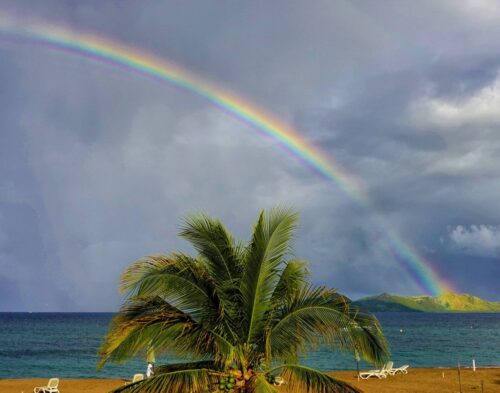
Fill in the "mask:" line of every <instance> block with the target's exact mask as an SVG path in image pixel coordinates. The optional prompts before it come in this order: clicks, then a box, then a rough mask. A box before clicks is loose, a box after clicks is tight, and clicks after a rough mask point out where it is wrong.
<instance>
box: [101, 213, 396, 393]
mask: <svg viewBox="0 0 500 393" xmlns="http://www.w3.org/2000/svg"><path fill="white" fill-rule="evenodd" d="M297 218H298V216H297V214H296V213H294V212H293V211H290V210H287V209H281V208H275V209H272V210H270V211H269V212H267V213H266V212H264V211H262V213H261V214H260V216H259V218H258V220H257V222H256V224H255V225H254V227H253V233H252V236H251V239H250V241H249V242H248V243H243V242H237V241H235V239H234V238H233V237H232V236H231V235H230V233H229V232H228V231H227V229H226V228H225V227H224V225H223V224H222V223H221V222H220V221H219V220H216V219H213V218H211V217H208V216H206V215H195V216H191V217H189V218H188V219H186V220H185V222H184V224H183V225H182V227H181V230H180V236H181V237H183V238H184V239H186V240H188V241H189V242H190V243H191V244H192V245H193V247H194V248H195V250H196V251H197V253H198V255H197V256H196V257H192V256H190V255H187V254H185V253H180V252H176V253H172V254H169V255H158V256H150V257H146V258H144V259H141V260H139V261H137V262H135V263H133V264H132V265H131V266H130V267H129V268H128V269H127V270H126V271H125V272H124V273H123V275H122V277H121V288H120V289H121V291H123V292H125V293H126V294H127V300H126V301H125V303H124V305H123V306H122V308H121V309H120V311H119V313H118V314H117V315H116V316H115V317H114V319H113V321H112V322H111V326H110V328H109V332H108V334H107V336H106V338H105V340H104V343H103V344H102V347H101V349H100V352H99V354H100V362H99V365H98V367H102V366H103V365H104V363H105V362H107V361H118V362H120V361H126V360H129V359H131V358H132V357H134V356H136V355H137V354H140V353H142V354H144V353H145V352H146V351H147V349H148V348H150V346H151V345H153V346H154V349H155V352H156V354H161V353H169V354H174V355H176V356H181V357H183V358H187V359H188V362H186V363H179V364H169V365H164V366H157V367H156V368H155V376H154V377H152V378H148V379H146V380H144V381H141V382H138V383H136V384H130V385H126V386H124V387H121V388H119V389H116V392H119V391H126V392H161V391H165V392H172V393H181V392H182V393H185V392H193V393H206V392H238V393H272V392H276V391H277V389H276V387H275V385H274V384H273V382H274V381H275V378H276V377H277V376H278V375H279V376H280V378H282V379H283V380H284V381H285V383H286V385H287V388H288V389H289V391H292V392H325V393H326V392H358V390H357V389H356V388H354V387H352V386H350V385H348V384H346V383H345V382H342V381H339V380H336V379H334V378H332V377H331V376H328V375H326V374H324V373H322V372H320V371H317V370H315V369H313V368H310V367H306V366H303V365H300V364H299V362H298V360H299V356H300V355H301V354H304V353H305V352H306V351H307V350H311V349H314V348H317V347H318V346H320V345H326V346H330V347H332V348H336V349H340V350H344V351H350V352H354V350H356V351H357V353H359V355H360V356H361V357H362V358H364V359H365V360H367V361H369V362H371V363H374V364H377V365H380V364H381V363H382V362H383V361H385V360H386V359H387V356H388V347H387V343H386V340H385V338H384V336H383V334H382V331H381V328H380V325H379V323H378V321H377V319H376V318H375V317H374V316H373V315H372V314H369V313H366V312H364V311H361V310H359V309H357V308H355V307H354V306H353V305H352V304H351V303H350V301H349V299H347V298H346V297H345V296H343V295H341V294H339V293H338V292H336V291H335V290H333V289H329V288H326V287H321V286H314V285H311V284H310V283H309V280H308V278H309V274H308V270H307V266H306V263H305V262H303V261H300V260H296V259H287V256H288V255H289V254H290V251H291V250H290V242H291V239H292V234H293V232H294V230H295V229H296V225H297Z"/></svg>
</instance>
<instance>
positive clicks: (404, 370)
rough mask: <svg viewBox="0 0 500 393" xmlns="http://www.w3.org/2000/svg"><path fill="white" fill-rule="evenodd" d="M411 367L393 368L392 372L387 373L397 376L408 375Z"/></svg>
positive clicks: (406, 365)
mask: <svg viewBox="0 0 500 393" xmlns="http://www.w3.org/2000/svg"><path fill="white" fill-rule="evenodd" d="M409 367H410V365H408V364H405V365H404V366H401V367H396V368H391V369H390V370H388V371H387V372H388V373H389V374H390V375H396V374H398V373H400V374H408V368H409Z"/></svg>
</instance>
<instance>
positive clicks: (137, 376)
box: [125, 374, 144, 385]
mask: <svg viewBox="0 0 500 393" xmlns="http://www.w3.org/2000/svg"><path fill="white" fill-rule="evenodd" d="M143 379H144V374H134V377H133V378H132V380H131V381H127V382H125V385H128V384H131V383H136V382H139V381H142V380H143Z"/></svg>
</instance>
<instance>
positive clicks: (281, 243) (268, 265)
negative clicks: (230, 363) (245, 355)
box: [241, 209, 298, 343]
mask: <svg viewBox="0 0 500 393" xmlns="http://www.w3.org/2000/svg"><path fill="white" fill-rule="evenodd" d="M297 218H298V217H297V214H296V213H293V212H291V211H290V210H285V209H273V210H271V212H270V214H269V217H267V218H266V216H265V214H264V212H262V213H261V214H260V217H259V219H258V220H257V223H256V224H255V227H254V232H253V236H252V240H251V241H250V245H249V246H248V251H247V254H246V258H245V262H246V263H245V266H244V271H243V276H242V280H241V295H242V302H243V304H242V307H243V312H244V315H243V318H244V320H243V322H244V327H245V329H246V331H245V332H244V333H245V335H244V337H246V342H247V343H250V342H251V341H253V340H256V339H257V338H259V337H262V335H263V327H264V324H265V314H266V312H267V311H268V309H269V306H270V300H271V297H272V294H273V292H274V290H275V288H276V284H277V283H278V281H279V267H280V265H281V264H283V263H284V257H285V256H286V254H287V253H288V252H289V251H290V249H289V247H290V240H291V237H292V233H293V230H294V229H295V228H296V224H297Z"/></svg>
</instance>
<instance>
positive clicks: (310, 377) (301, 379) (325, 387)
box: [269, 364, 362, 393]
mask: <svg viewBox="0 0 500 393" xmlns="http://www.w3.org/2000/svg"><path fill="white" fill-rule="evenodd" d="M276 371H280V372H281V377H282V378H283V379H284V380H285V383H286V385H287V392H290V393H309V392H314V393H362V392H361V390H358V389H357V388H355V387H354V386H351V385H349V384H348V383H346V382H343V381H340V380H338V379H335V378H333V377H331V376H329V375H327V374H325V373H322V372H321V371H318V370H315V369H313V368H310V367H305V366H301V365H298V364H285V365H282V366H279V367H275V368H274V369H272V370H270V371H269V374H271V373H276Z"/></svg>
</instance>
